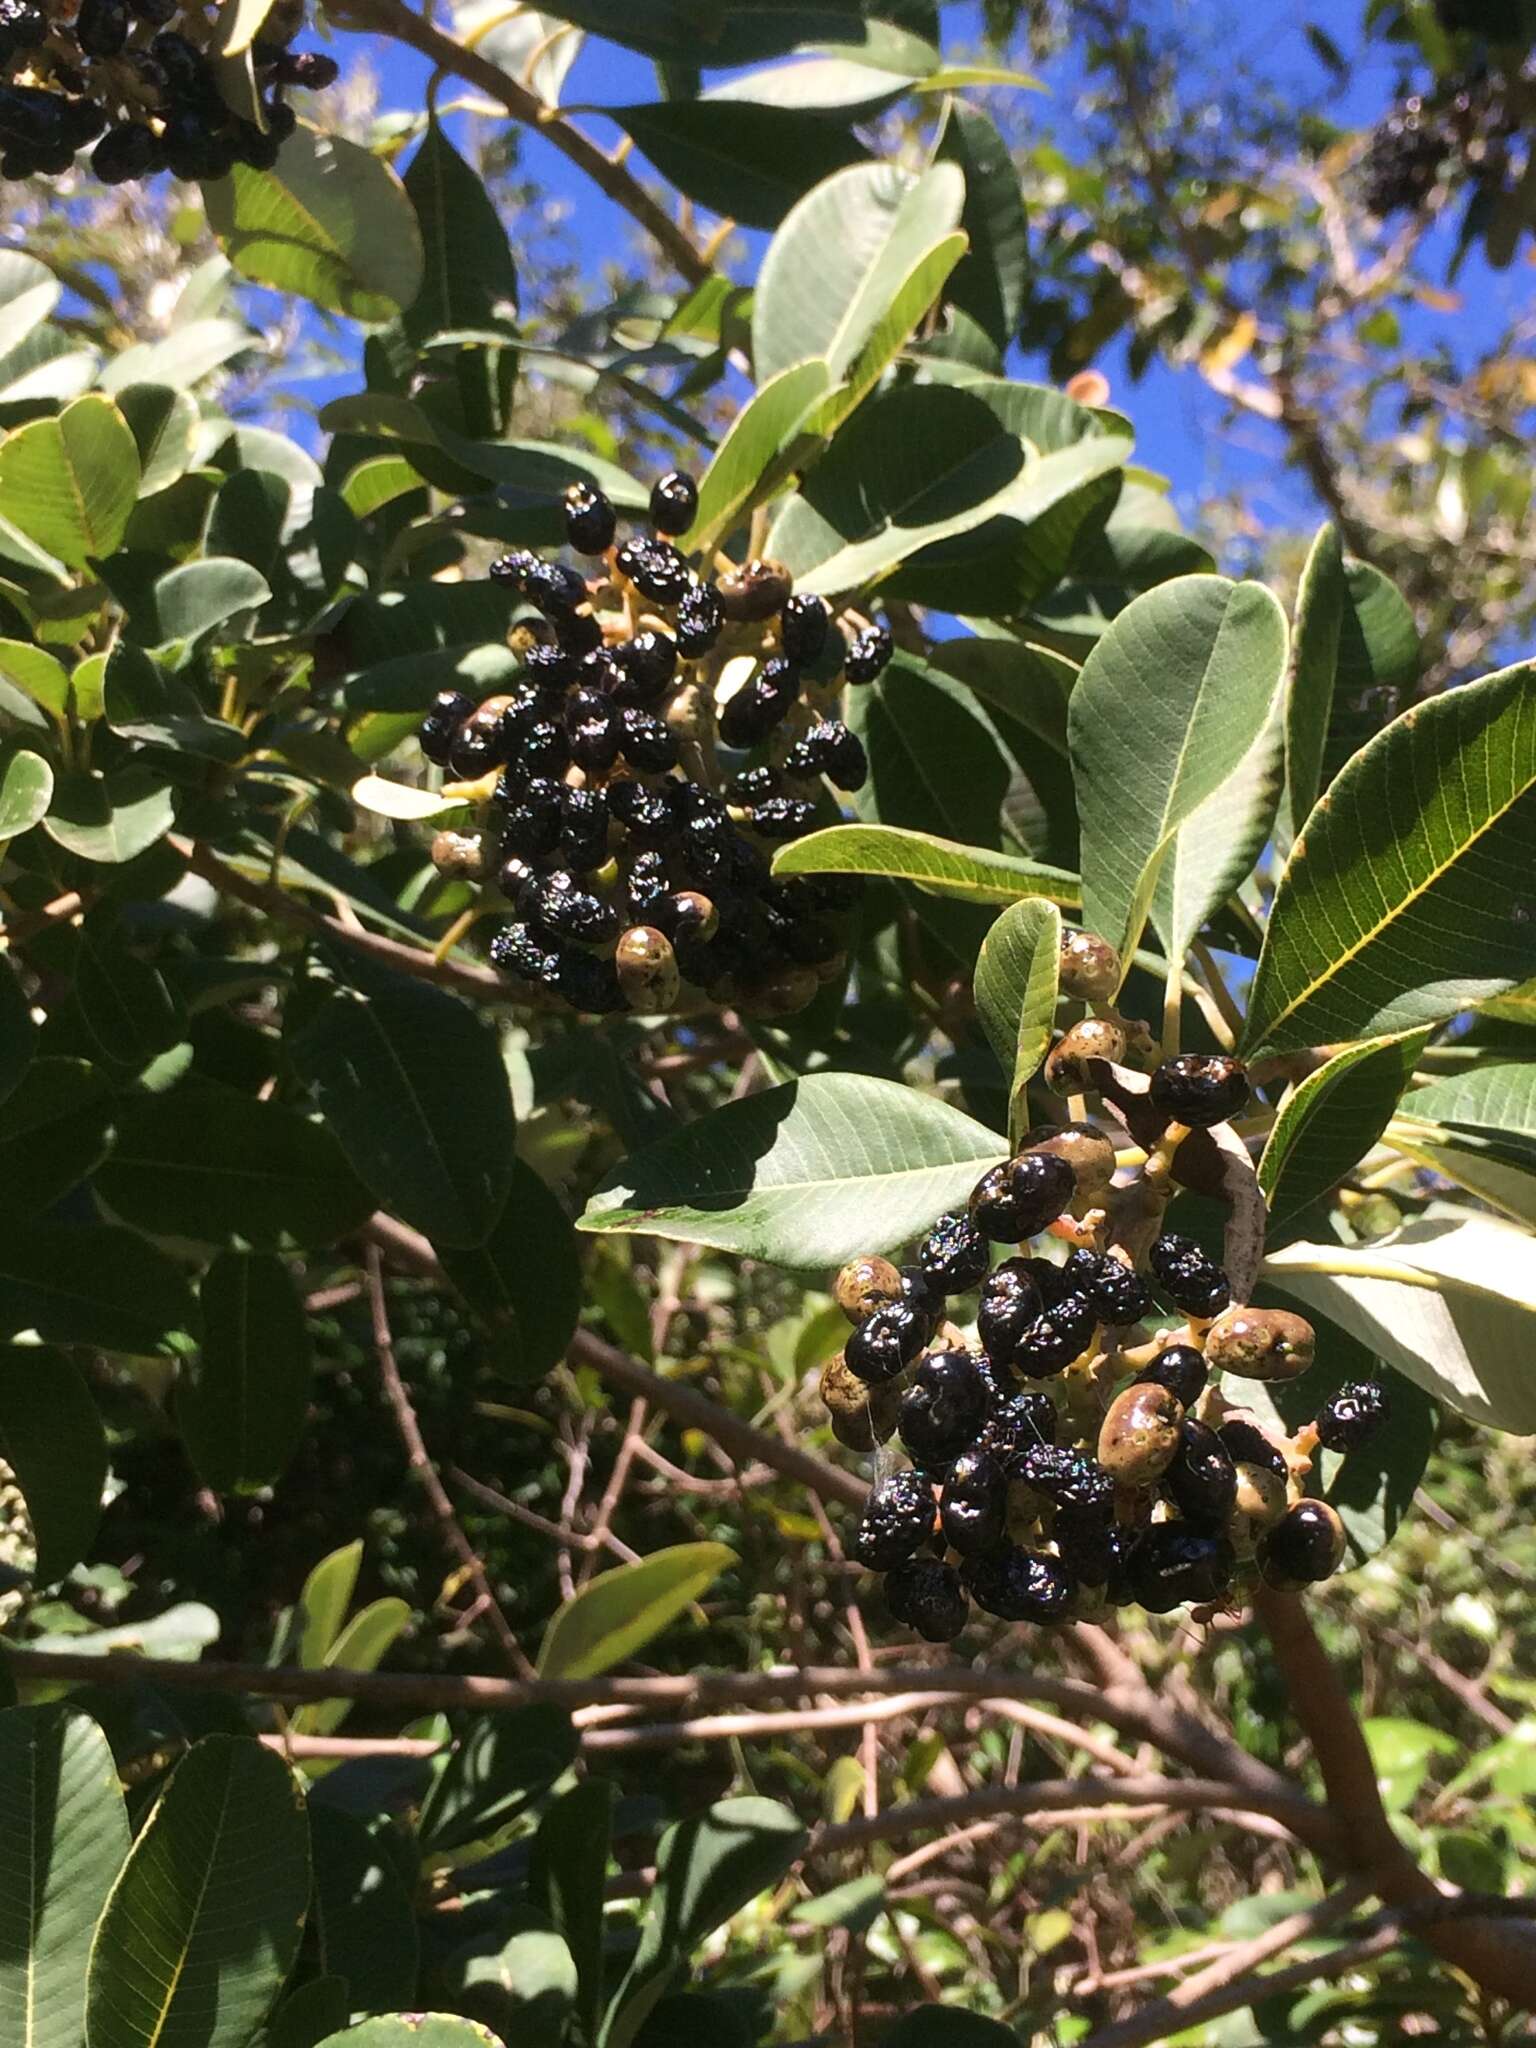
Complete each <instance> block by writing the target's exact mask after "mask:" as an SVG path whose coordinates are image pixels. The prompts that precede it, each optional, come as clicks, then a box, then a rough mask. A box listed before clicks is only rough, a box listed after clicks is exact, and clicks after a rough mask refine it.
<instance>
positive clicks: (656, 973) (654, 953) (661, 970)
mask: <svg viewBox="0 0 1536 2048" xmlns="http://www.w3.org/2000/svg"><path fill="white" fill-rule="evenodd" d="M613 964H614V967H615V969H616V971H617V973H618V977H619V987H620V988H621V989H622V990H623V991H624V1000H625V1001H626V1002H627V1003H628V1004H629V1007H630V1008H631V1009H632V1010H640V1011H644V1012H649V1013H652V1014H658V1013H660V1012H661V1011H663V1010H671V1009H674V1008H675V1007H676V1004H677V998H678V995H679V992H680V991H681V988H682V980H683V978H682V976H681V974H679V972H678V969H677V955H676V954H675V953H674V952H673V950H672V941H671V940H670V939H668V938H666V937H664V936H663V934H662V933H661V932H659V931H657V929H656V927H655V926H654V925H649V924H637V925H633V926H632V927H631V928H630V930H628V931H627V932H625V933H624V935H623V937H622V938H621V939H620V940H619V943H618V946H617V947H616V948H615V951H614V956H613Z"/></svg>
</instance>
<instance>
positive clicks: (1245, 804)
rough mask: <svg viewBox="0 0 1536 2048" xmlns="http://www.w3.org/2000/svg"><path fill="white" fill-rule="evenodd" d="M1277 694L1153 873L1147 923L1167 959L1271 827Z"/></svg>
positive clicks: (1277, 782)
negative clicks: (1224, 775) (1246, 745)
mask: <svg viewBox="0 0 1536 2048" xmlns="http://www.w3.org/2000/svg"><path fill="white" fill-rule="evenodd" d="M1279 713H1280V707H1279V702H1278V700H1277V701H1276V704H1275V707H1274V709H1273V710H1272V711H1271V713H1270V716H1269V719H1268V721H1267V722H1266V724H1265V726H1264V730H1263V731H1262V732H1261V733H1260V734H1259V736H1258V738H1257V739H1256V740H1255V741H1254V743H1253V745H1252V746H1251V747H1250V748H1249V750H1248V752H1247V753H1246V754H1245V755H1244V756H1243V758H1242V760H1241V761H1239V762H1238V764H1237V766H1236V767H1235V768H1234V769H1233V770H1232V773H1231V774H1230V775H1229V776H1228V777H1227V779H1226V781H1225V782H1223V783H1221V784H1220V785H1219V786H1218V787H1217V788H1216V789H1214V790H1213V791H1212V792H1211V794H1210V795H1209V796H1208V797H1207V798H1206V799H1205V801H1204V803H1202V804H1197V805H1196V806H1195V808H1194V810H1193V811H1191V812H1190V814H1189V816H1188V817H1187V818H1186V819H1185V820H1184V822H1183V824H1182V825H1180V827H1179V829H1178V831H1177V832H1175V834H1174V836H1173V844H1172V845H1171V846H1170V847H1169V849H1168V851H1167V853H1166V854H1165V856H1164V858H1163V862H1162V865H1161V867H1160V868H1159V869H1158V873H1157V884H1156V887H1155V889H1154V891H1153V895H1152V922H1153V924H1154V925H1156V927H1157V930H1158V934H1159V936H1160V937H1161V939H1162V941H1163V945H1164V948H1165V950H1166V952H1167V955H1168V957H1169V958H1170V959H1176V960H1182V959H1183V958H1184V956H1185V955H1186V954H1187V953H1188V951H1189V949H1190V946H1191V945H1192V944H1193V942H1194V941H1195V940H1196V939H1197V938H1198V937H1199V936H1200V929H1201V926H1202V925H1203V924H1204V923H1205V921H1206V919H1207V918H1208V917H1213V916H1214V915H1215V914H1216V912H1217V911H1218V910H1220V909H1221V907H1222V905H1223V904H1224V903H1225V902H1226V901H1227V899H1228V898H1229V897H1231V896H1234V895H1236V893H1237V891H1238V889H1239V887H1240V886H1241V885H1242V883H1244V882H1245V881H1246V880H1247V879H1248V877H1249V875H1250V874H1252V872H1253V867H1254V863H1255V862H1256V861H1257V859H1258V857H1259V855H1260V854H1261V853H1262V852H1263V850H1264V847H1265V845H1266V844H1267V842H1268V840H1269V836H1270V833H1271V831H1272V830H1273V829H1274V823H1275V813H1276V811H1277V809H1278V808H1279V804H1280V795H1281V791H1282V789H1283V787H1284V783H1285V757H1284V737H1285V735H1284V728H1283V726H1282V723H1281V719H1280V715H1279Z"/></svg>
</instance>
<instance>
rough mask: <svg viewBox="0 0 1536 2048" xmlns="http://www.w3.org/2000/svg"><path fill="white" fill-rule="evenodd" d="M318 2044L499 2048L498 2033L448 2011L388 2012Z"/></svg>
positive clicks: (377, 2047) (356, 2047) (344, 2047)
mask: <svg viewBox="0 0 1536 2048" xmlns="http://www.w3.org/2000/svg"><path fill="white" fill-rule="evenodd" d="M320 2048H503V2044H502V2040H501V2037H500V2035H498V2034H493V2033H492V2032H491V2030H490V2028H489V2027H482V2026H481V2024H480V2022H479V2021H478V2020H465V2019H460V2018H459V2017H458V2015H457V2014H456V2013H451V2012H412V2013H399V2012H397V2013H390V2014H386V2015H385V2017H384V2018H382V2019H375V2020H363V2021H362V2022H361V2023H360V2024H359V2025H357V2026H355V2027H348V2028H346V2029H345V2031H344V2032H342V2033H340V2034H329V2035H327V2036H326V2038H325V2040H323V2041H322V2042H321V2043H320Z"/></svg>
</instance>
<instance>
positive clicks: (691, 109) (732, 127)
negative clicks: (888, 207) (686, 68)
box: [604, 52, 869, 228]
mask: <svg viewBox="0 0 1536 2048" xmlns="http://www.w3.org/2000/svg"><path fill="white" fill-rule="evenodd" d="M697 54H698V53H697V52H695V56H697ZM690 61H691V60H690ZM715 61H716V62H718V61H719V59H718V58H716V60H715ZM604 111H605V112H606V113H607V114H608V116H609V118H610V119H611V120H614V121H617V122H618V124H619V126H620V127H621V128H622V129H623V130H624V132H625V134H626V135H628V136H630V137H631V139H632V140H633V142H634V144H635V147H636V148H637V149H638V150H640V152H641V153H642V155H644V156H647V157H649V159H650V161H651V162H652V163H653V164H654V165H655V167H656V169H657V170H658V171H660V173H661V175H662V176H663V177H664V178H665V179H666V180H667V182H668V183H669V184H671V185H675V186H676V187H677V189H678V191H679V192H682V193H685V194H686V195H687V197H688V198H690V199H691V200H693V201H694V203H695V204H696V205H698V206H706V207H708V209H709V210H710V212H711V213H718V214H720V215H722V216H724V217H725V218H727V219H730V220H735V221H740V222H741V224H742V226H743V227H749V228H774V227H777V226H778V224H779V222H780V221H781V220H783V218H784V216H785V214H787V213H788V212H789V209H790V208H791V207H792V206H793V205H794V203H795V201H796V200H797V199H798V198H799V197H800V195H801V194H802V193H803V192H808V191H809V190H810V188H811V187H812V186H813V185H815V184H817V183H819V181H820V180H821V179H823V178H825V177H828V176H830V175H831V173H832V172H833V171H837V170H841V169H842V167H843V166H844V165H845V164H852V163H859V162H862V161H863V160H864V159H865V158H866V157H867V156H868V155H869V152H868V150H866V149H865V147H864V145H863V143H861V142H860V141H859V140H858V138H857V137H856V136H855V135H853V134H852V133H851V132H850V131H849V130H848V129H846V128H843V127H840V126H838V125H837V124H836V123H834V122H829V121H825V120H822V119H820V118H819V117H818V116H817V115H815V114H805V113H799V112H797V111H795V110H793V109H789V108H784V107H754V106H745V105H742V106H734V105H731V104H729V103H728V102H725V101H719V100H716V101H710V100H681V99H679V100H666V101H662V102H659V103H657V104H654V105H650V106H629V107H609V108H606V109H605V110H604Z"/></svg>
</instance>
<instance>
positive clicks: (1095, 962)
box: [1061, 931, 1122, 1003]
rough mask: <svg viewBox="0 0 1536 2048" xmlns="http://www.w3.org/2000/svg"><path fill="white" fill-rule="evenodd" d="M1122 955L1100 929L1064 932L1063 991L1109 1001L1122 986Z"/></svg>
mask: <svg viewBox="0 0 1536 2048" xmlns="http://www.w3.org/2000/svg"><path fill="white" fill-rule="evenodd" d="M1121 972H1122V969H1121V965H1120V955H1119V954H1118V953H1117V952H1116V951H1115V949H1114V947H1113V946H1112V945H1111V944H1110V943H1109V941H1108V939H1101V938H1100V937H1099V935H1098V933H1097V932H1074V931H1064V932H1063V933H1062V935H1061V992H1062V994H1063V995H1064V996H1072V997H1074V998H1076V1000H1077V1001H1079V1002H1084V1003H1107V1002H1108V1001H1109V999H1110V997H1111V996H1112V995H1113V994H1114V993H1115V990H1116V989H1117V988H1118V987H1119V986H1120V976H1121Z"/></svg>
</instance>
